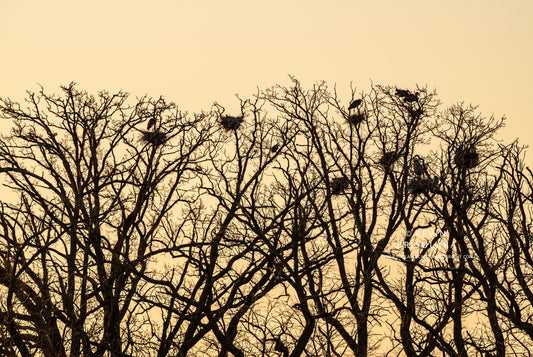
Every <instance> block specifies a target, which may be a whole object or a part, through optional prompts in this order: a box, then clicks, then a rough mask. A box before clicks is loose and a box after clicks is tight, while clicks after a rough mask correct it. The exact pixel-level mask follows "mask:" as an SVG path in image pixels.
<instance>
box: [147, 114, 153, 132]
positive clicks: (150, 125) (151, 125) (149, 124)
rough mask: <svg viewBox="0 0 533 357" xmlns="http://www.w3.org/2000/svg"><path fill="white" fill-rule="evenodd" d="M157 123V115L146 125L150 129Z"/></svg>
mask: <svg viewBox="0 0 533 357" xmlns="http://www.w3.org/2000/svg"><path fill="white" fill-rule="evenodd" d="M154 125H155V117H154V118H151V119H150V120H149V121H148V125H147V126H146V129H147V130H150V128H151V127H153V126H154Z"/></svg>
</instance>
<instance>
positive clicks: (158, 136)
mask: <svg viewBox="0 0 533 357" xmlns="http://www.w3.org/2000/svg"><path fill="white" fill-rule="evenodd" d="M142 133H143V136H142V139H143V140H144V141H145V142H147V143H150V144H152V145H156V146H157V145H163V144H164V143H165V142H166V141H167V140H168V138H167V134H166V133H162V132H159V131H143V132H142Z"/></svg>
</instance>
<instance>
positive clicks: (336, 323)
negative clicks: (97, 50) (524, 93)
mask: <svg viewBox="0 0 533 357" xmlns="http://www.w3.org/2000/svg"><path fill="white" fill-rule="evenodd" d="M394 90H395V88H394V87H391V86H372V88H371V90H370V91H369V93H370V94H368V95H365V104H367V105H368V108H372V110H368V111H365V113H361V112H360V110H359V109H358V108H359V107H355V108H351V109H350V110H351V111H352V112H357V115H359V114H361V115H362V114H364V116H360V117H359V116H358V117H357V119H352V120H351V121H350V122H351V123H354V124H359V123H364V125H357V126H356V130H353V128H352V127H349V128H348V126H347V124H346V123H345V122H344V121H345V120H347V119H348V118H349V116H348V115H346V109H345V106H346V105H345V99H339V98H337V96H336V93H331V92H330V91H329V90H328V87H327V86H326V85H325V83H323V82H320V83H317V84H315V85H314V86H313V87H312V88H311V89H307V88H304V87H303V86H302V85H301V83H300V82H299V81H298V80H296V79H294V78H292V84H291V85H289V86H281V85H279V86H275V87H274V88H270V89H266V90H264V91H260V92H259V93H258V94H257V95H255V96H254V97H253V99H248V100H241V99H239V100H240V104H241V113H240V114H241V116H236V117H233V116H224V115H223V113H224V108H223V107H221V106H219V105H217V104H216V103H215V105H214V108H212V110H211V111H210V112H208V113H205V112H203V114H201V115H200V114H197V115H188V114H186V113H182V112H180V111H178V110H177V106H176V105H174V104H172V103H167V102H166V101H165V100H164V99H163V98H159V99H157V100H156V99H152V98H147V97H143V98H139V99H137V100H133V99H131V98H129V97H128V95H127V94H126V93H124V92H118V93H107V92H105V91H102V92H99V93H98V94H97V95H94V96H93V95H90V94H88V93H86V92H83V91H79V90H78V89H76V86H75V85H74V84H71V85H69V86H64V87H62V88H61V92H60V93H59V94H57V95H56V94H53V95H52V94H48V93H46V92H45V91H44V90H41V91H39V92H38V93H29V95H28V99H27V104H26V105H19V104H17V103H16V102H14V101H12V100H9V99H0V119H1V120H4V121H7V122H9V123H10V124H11V125H12V128H13V130H12V131H11V132H10V133H8V134H7V135H5V136H3V137H2V138H1V139H2V140H0V175H1V182H4V183H5V185H6V186H4V188H5V189H7V190H10V191H9V193H10V195H9V196H10V197H8V195H4V196H2V199H1V200H0V262H1V264H0V286H1V287H2V289H0V291H1V292H0V355H6V356H24V357H25V356H34V355H38V356H46V357H56V356H61V357H63V356H65V357H66V356H113V357H114V356H117V357H118V356H144V355H146V356H152V355H153V356H161V357H162V356H180V357H184V356H195V355H204V354H206V353H208V354H214V355H218V356H266V355H282V356H294V357H296V356H342V355H350V356H352V355H353V356H357V357H362V356H371V355H376V356H382V355H383V356H384V355H390V356H392V355H395V356H396V355H406V356H441V355H446V356H457V357H458V356H477V355H485V354H487V355H488V354H491V355H493V356H497V357H504V356H523V355H527V354H528V353H529V352H530V349H531V347H530V346H532V345H533V327H532V324H531V321H532V320H533V292H532V289H531V283H532V277H531V271H532V270H533V259H532V255H531V239H532V237H533V231H532V227H533V223H532V222H533V198H532V197H533V194H532V193H533V172H532V171H531V170H529V168H528V167H527V166H526V165H525V164H524V155H525V151H526V148H524V147H522V146H519V144H518V143H517V142H513V143H512V144H505V143H503V142H502V141H501V140H499V139H498V137H497V136H496V134H497V132H498V130H499V129H500V128H501V127H502V126H503V120H496V119H494V118H493V117H490V118H485V117H483V116H482V115H481V114H479V113H478V112H477V109H476V108H475V107H474V106H468V105H464V104H455V105H452V106H450V107H446V108H445V107H443V106H442V105H441V104H440V101H439V100H438V98H437V96H436V94H435V93H434V92H430V91H428V90H427V89H426V88H421V87H417V93H416V94H413V95H415V96H417V100H416V102H409V101H408V100H403V98H406V97H408V96H409V95H410V92H408V91H405V90H400V89H396V93H395V92H394ZM361 96H362V94H361V93H357V92H356V91H355V90H352V98H360V97H361ZM353 109H357V110H353ZM416 112H419V113H420V114H416V115H415V114H414V113H416ZM245 113H246V118H247V120H246V125H241V124H242V122H243V118H244V114H245ZM422 113H423V114H424V115H422ZM349 114H353V115H356V114H355V113H349ZM147 118H156V122H155V124H153V125H150V127H149V129H151V130H149V131H146V132H145V131H142V130H139V128H141V127H142V128H144V126H143V125H145V124H144V123H146V120H147ZM223 118H226V119H229V120H228V123H227V125H226V126H224V125H225V124H224V122H223V121H224V119H223ZM224 129H227V130H231V131H234V130H237V129H238V131H237V132H234V133H230V134H234V135H227V133H225V132H224ZM139 140H141V141H142V142H144V143H145V145H139ZM270 143H271V144H270ZM428 143H431V146H428V145H427V144H428ZM265 145H266V148H265ZM268 145H271V146H270V147H269V146H268ZM281 148H283V155H273V154H271V153H279V151H280V150H281ZM428 151H429V152H428ZM422 152H423V153H424V158H423V159H422V157H420V156H418V155H417V153H422ZM269 153H270V154H269ZM267 154H268V155H267ZM481 164H482V166H481ZM476 168H477V169H476ZM13 197H16V199H13ZM391 257H394V259H391ZM272 336H274V337H272ZM276 336H277V337H276ZM206 351H208V352H206Z"/></svg>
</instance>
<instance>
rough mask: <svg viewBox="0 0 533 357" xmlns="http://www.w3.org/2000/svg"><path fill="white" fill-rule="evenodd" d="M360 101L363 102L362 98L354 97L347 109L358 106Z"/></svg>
mask: <svg viewBox="0 0 533 357" xmlns="http://www.w3.org/2000/svg"><path fill="white" fill-rule="evenodd" d="M362 102H363V100H362V99H356V100H354V101H353V102H352V103H351V104H350V106H349V107H348V110H352V109H355V108H357V107H358V106H360V105H361V103H362Z"/></svg>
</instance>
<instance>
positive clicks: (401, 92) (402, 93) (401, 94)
mask: <svg viewBox="0 0 533 357" xmlns="http://www.w3.org/2000/svg"><path fill="white" fill-rule="evenodd" d="M409 94H411V92H409V91H408V90H406V89H398V88H396V95H397V96H398V97H401V98H405V97H406V96H408V95H409Z"/></svg>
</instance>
